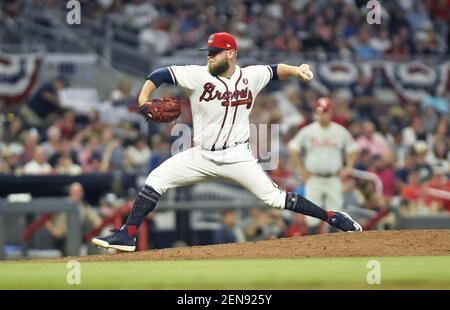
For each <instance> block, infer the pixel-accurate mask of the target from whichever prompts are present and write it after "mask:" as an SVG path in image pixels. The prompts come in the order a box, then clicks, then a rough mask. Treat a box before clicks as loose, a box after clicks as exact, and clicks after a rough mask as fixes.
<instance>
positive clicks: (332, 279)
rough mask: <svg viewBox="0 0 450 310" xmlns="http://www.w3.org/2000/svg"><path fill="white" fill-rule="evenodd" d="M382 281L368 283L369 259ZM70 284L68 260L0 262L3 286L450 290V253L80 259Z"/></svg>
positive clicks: (54, 287)
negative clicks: (78, 278)
mask: <svg viewBox="0 0 450 310" xmlns="http://www.w3.org/2000/svg"><path fill="white" fill-rule="evenodd" d="M372 259H376V260H378V261H379V262H380V264H381V284H380V285H368V284H367V281H366V277H367V274H368V272H369V271H370V269H369V268H367V262H368V261H369V260H372ZM80 266H81V284H80V285H68V284H67V282H66V277H67V273H68V272H69V271H70V269H68V268H67V266H66V264H65V263H39V262H32V263H27V262H24V263H0V289H450V256H434V257H382V258H325V259H318V258H314V259H258V260H200V261H148V262H142V261H140V262H139V261H130V262H89V263H81V265H80Z"/></svg>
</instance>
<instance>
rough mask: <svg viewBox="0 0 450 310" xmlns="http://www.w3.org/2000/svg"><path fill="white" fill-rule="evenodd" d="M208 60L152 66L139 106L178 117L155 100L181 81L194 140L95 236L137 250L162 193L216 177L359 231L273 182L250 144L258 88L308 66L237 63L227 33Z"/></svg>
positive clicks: (157, 115)
mask: <svg viewBox="0 0 450 310" xmlns="http://www.w3.org/2000/svg"><path fill="white" fill-rule="evenodd" d="M201 50H205V51H207V52H208V56H207V65H206V66H193V65H192V66H170V67H166V68H160V69H157V70H155V71H153V72H152V73H151V74H150V75H149V76H148V77H147V81H146V82H145V84H144V86H143V87H142V91H141V93H140V96H139V111H140V112H141V113H142V114H143V115H144V116H145V117H146V118H147V119H149V120H150V121H151V120H153V121H170V120H173V119H174V118H176V117H177V115H179V113H177V111H176V110H177V104H176V102H175V101H173V100H172V101H171V100H165V101H164V100H158V102H155V100H153V101H152V100H150V97H151V95H152V93H153V91H154V90H155V89H156V88H157V87H159V86H160V85H161V84H163V83H169V84H173V85H176V86H178V87H180V88H181V89H183V90H184V91H185V92H186V93H187V94H188V96H189V99H190V104H191V110H192V117H193V127H194V144H195V146H194V147H192V148H190V149H188V150H186V151H183V152H181V153H178V154H177V155H174V156H172V157H171V158H170V159H168V160H166V161H165V162H164V163H162V164H161V165H160V166H159V167H158V168H156V169H154V170H153V171H152V172H151V173H150V175H149V176H148V178H147V180H146V182H145V186H144V188H143V189H142V190H141V191H140V192H139V194H138V196H137V198H136V200H135V202H134V205H133V209H132V211H131V213H130V215H129V216H128V219H127V221H126V223H125V225H124V226H123V227H122V228H121V229H119V230H114V231H113V234H112V235H110V236H107V237H104V238H100V237H97V238H94V239H93V240H92V242H93V243H94V244H96V245H98V246H101V247H105V248H114V249H118V250H121V251H134V250H135V247H136V238H135V235H136V231H137V229H138V228H139V225H141V223H142V221H143V220H144V219H145V217H146V216H147V214H148V213H149V212H151V211H152V210H153V209H154V208H155V206H156V204H157V202H158V200H159V198H160V196H161V195H162V194H164V193H165V192H166V191H167V190H168V189H169V188H175V187H179V186H185V185H190V184H194V183H197V182H200V181H204V180H209V179H212V178H224V179H229V180H233V181H235V182H237V183H239V184H240V185H242V186H243V187H244V188H246V189H248V190H249V191H250V192H252V193H253V194H254V195H256V196H257V197H258V198H259V199H261V200H262V201H264V202H265V203H267V204H268V205H270V206H272V207H274V208H280V209H288V210H291V211H294V212H298V213H302V214H305V215H308V216H312V217H315V218H318V219H320V220H323V221H326V222H328V223H329V224H330V225H333V226H334V227H336V228H338V229H340V230H343V231H361V226H360V225H359V224H358V223H357V222H355V221H354V220H353V219H352V218H350V216H348V215H347V214H345V213H342V212H333V211H329V210H325V209H322V208H320V207H319V206H317V205H316V204H314V203H312V202H311V201H309V200H307V199H305V198H304V197H302V196H300V195H297V194H296V193H292V192H285V191H282V190H281V189H279V188H278V186H277V185H276V184H275V183H274V182H272V180H271V179H270V178H269V176H268V175H267V174H266V173H265V171H264V170H263V169H262V168H261V166H260V165H259V164H258V162H257V159H255V157H254V156H253V154H252V152H251V150H250V147H249V137H250V124H249V115H250V112H251V110H252V107H253V105H254V104H255V98H256V96H257V95H258V93H259V92H260V91H261V90H262V89H263V88H264V87H265V86H266V85H267V83H269V82H270V81H271V80H278V79H279V80H284V79H288V78H292V77H294V78H299V79H301V80H303V81H310V80H311V79H312V78H313V73H312V72H311V71H310V69H309V66H308V65H307V64H302V65H300V66H298V67H295V66H290V65H286V64H275V65H255V66H248V67H245V68H241V67H240V66H238V65H237V64H236V63H237V60H236V59H237V50H238V48H237V44H236V40H235V38H234V37H233V36H232V35H231V34H229V33H226V32H220V33H214V34H212V35H211V36H210V37H209V39H208V45H207V47H205V48H203V49H201Z"/></svg>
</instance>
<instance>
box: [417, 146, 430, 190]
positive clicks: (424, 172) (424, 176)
mask: <svg viewBox="0 0 450 310" xmlns="http://www.w3.org/2000/svg"><path fill="white" fill-rule="evenodd" d="M428 151H429V146H428V144H427V143H426V142H425V141H422V140H419V141H417V142H416V143H414V154H415V155H416V168H417V169H418V171H419V175H420V182H425V181H427V180H429V179H430V178H431V176H432V174H433V170H432V168H431V166H430V164H429V163H427V161H426V158H427V154H428Z"/></svg>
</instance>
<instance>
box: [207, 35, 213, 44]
mask: <svg viewBox="0 0 450 310" xmlns="http://www.w3.org/2000/svg"><path fill="white" fill-rule="evenodd" d="M213 43H214V34H212V35H210V36H209V38H208V44H209V45H211V44H213Z"/></svg>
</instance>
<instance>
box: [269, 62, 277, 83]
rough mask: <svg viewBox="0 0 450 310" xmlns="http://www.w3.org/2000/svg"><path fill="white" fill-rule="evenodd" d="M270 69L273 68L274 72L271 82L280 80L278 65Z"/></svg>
mask: <svg viewBox="0 0 450 310" xmlns="http://www.w3.org/2000/svg"><path fill="white" fill-rule="evenodd" d="M270 67H271V68H272V72H273V74H272V80H271V81H277V80H278V73H277V68H278V65H270Z"/></svg>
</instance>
